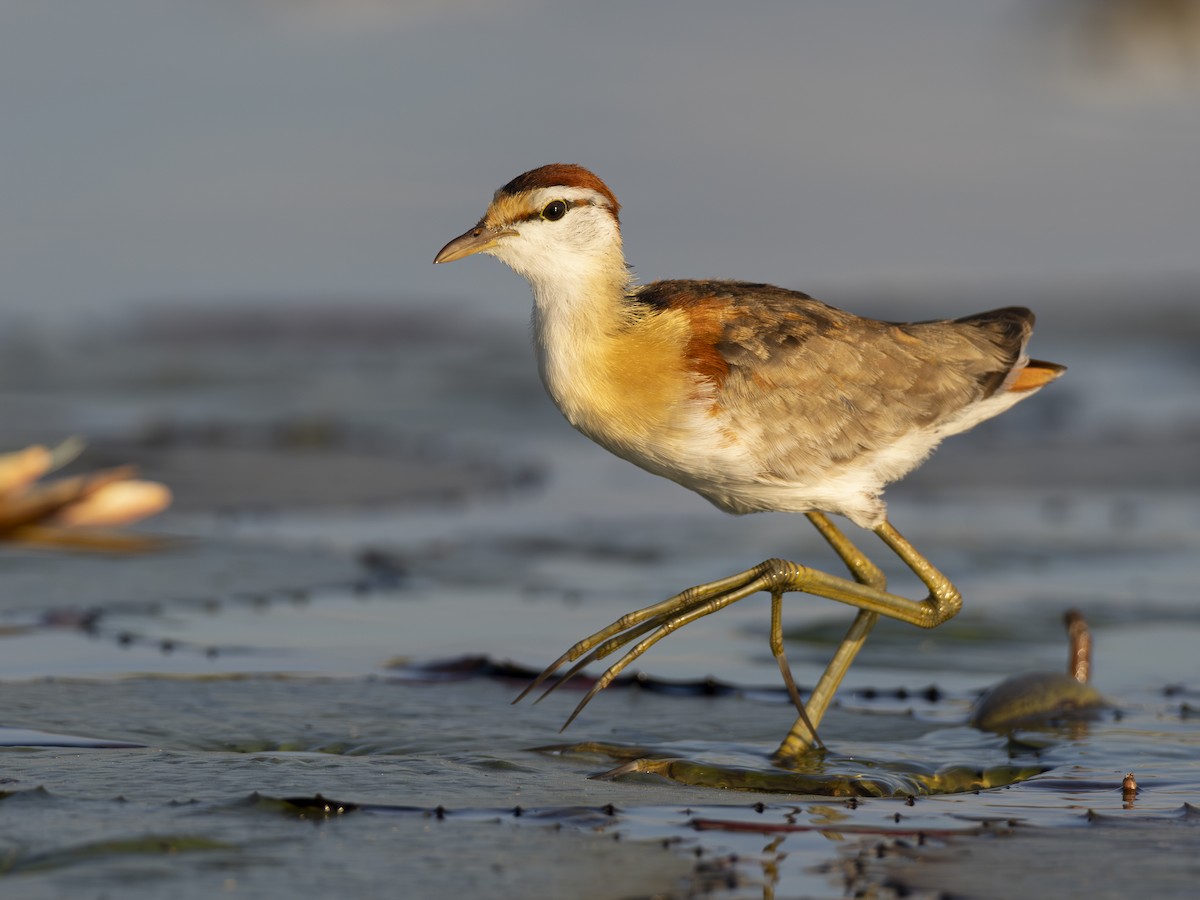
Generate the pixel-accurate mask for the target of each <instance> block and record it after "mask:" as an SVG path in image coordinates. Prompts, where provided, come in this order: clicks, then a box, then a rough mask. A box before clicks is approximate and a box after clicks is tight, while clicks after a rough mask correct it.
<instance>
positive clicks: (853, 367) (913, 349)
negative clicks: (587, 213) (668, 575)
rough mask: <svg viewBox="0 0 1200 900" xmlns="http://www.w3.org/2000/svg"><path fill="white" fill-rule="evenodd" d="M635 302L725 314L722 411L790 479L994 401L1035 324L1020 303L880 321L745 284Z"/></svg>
mask: <svg viewBox="0 0 1200 900" xmlns="http://www.w3.org/2000/svg"><path fill="white" fill-rule="evenodd" d="M666 298H671V299H670V303H669V304H668V303H667V301H666ZM638 299H639V300H640V301H642V302H647V303H651V304H653V305H655V306H658V307H659V308H665V307H666V306H668V305H669V306H670V307H672V308H680V307H682V308H685V309H689V310H694V311H695V315H694V318H695V319H699V320H701V321H707V322H710V323H711V322H713V320H714V317H715V313H714V311H717V310H719V311H720V315H719V319H720V328H719V338H718V340H717V342H716V345H715V347H716V351H717V352H718V353H719V355H720V358H721V360H722V361H723V363H724V366H725V369H726V371H725V372H724V373H723V374H718V375H717V377H715V378H714V381H715V382H716V383H717V384H718V394H717V403H718V405H719V406H720V407H721V411H722V412H723V413H724V414H725V415H728V417H729V419H730V424H731V428H732V429H733V430H734V431H735V432H736V433H737V434H739V435H740V436H741V437H742V438H743V439H744V440H747V441H751V442H753V446H754V450H755V452H756V454H757V455H758V457H759V459H760V460H762V461H763V462H764V463H765V464H766V465H767V469H768V471H767V472H766V473H764V474H768V475H770V476H773V477H778V478H782V479H788V480H792V479H798V478H799V479H804V478H807V477H810V476H811V475H814V474H817V473H821V472H829V471H830V470H831V469H836V468H837V467H838V465H839V464H842V463H846V462H850V461H852V460H855V459H856V458H859V457H861V456H862V454H863V453H864V452H870V451H875V450H880V449H883V448H886V447H887V446H888V445H889V444H891V443H894V442H895V441H897V440H899V439H901V438H903V437H904V436H905V435H907V434H909V433H911V432H912V431H913V430H915V429H924V428H929V427H935V426H936V425H937V424H938V423H939V422H941V421H944V420H946V419H949V418H951V417H953V416H954V415H956V414H957V413H959V412H960V411H961V410H963V409H964V408H965V407H967V406H970V405H971V404H973V403H975V402H978V401H979V400H982V399H984V398H986V397H988V396H990V395H991V394H993V393H994V392H996V391H997V390H999V389H1000V388H1001V386H1002V385H1003V384H1004V382H1005V379H1006V377H1007V376H1008V374H1009V373H1010V371H1011V370H1012V368H1013V366H1014V365H1015V364H1016V362H1017V361H1018V360H1019V359H1020V357H1021V353H1022V350H1023V347H1024V345H1025V342H1026V341H1027V340H1028V338H1029V334H1030V333H1031V331H1032V328H1033V314H1032V313H1031V312H1030V311H1029V310H1027V309H1021V308H1016V307H1011V308H1007V309H1000V310H995V311H993V312H987V313H980V314H979V315H974V316H968V317H966V318H963V319H956V320H953V321H949V320H947V321H935V322H913V323H893V322H881V321H877V320H875V319H866V318H862V317H859V316H855V315H853V314H851V313H847V312H844V311H842V310H839V309H835V308H834V307H831V306H827V305H826V304H824V303H821V302H819V301H817V300H814V299H812V298H811V297H809V296H808V295H806V294H802V293H799V292H796V291H787V290H783V289H782V288H777V287H773V286H771V285H763V284H744V283H738V282H681V281H676V282H658V283H655V284H652V285H647V286H646V287H645V288H643V289H642V290H641V292H640V293H639V294H638ZM714 368H715V367H713V366H712V365H711V362H710V363H709V365H708V369H710V370H711V369H714Z"/></svg>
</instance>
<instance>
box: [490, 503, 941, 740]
mask: <svg viewBox="0 0 1200 900" xmlns="http://www.w3.org/2000/svg"><path fill="white" fill-rule="evenodd" d="M810 519H811V520H812V521H813V523H814V525H816V526H817V528H818V530H819V531H820V532H821V534H822V535H824V536H825V537H826V540H828V541H829V543H830V545H831V546H832V547H833V548H834V550H835V551H836V552H837V553H838V555H839V556H840V557H841V558H842V559H843V561H844V562H845V563H846V565H847V567H848V568H849V569H850V571H851V573H853V574H854V576H855V577H856V578H857V579H859V580H858V581H848V580H847V579H845V578H839V577H837V576H835V575H829V574H827V573H825V572H821V571H818V570H816V569H810V568H808V567H807V566H801V565H798V564H797V563H793V562H788V561H787V560H782V559H769V560H766V561H765V562H762V563H760V564H759V565H757V566H755V567H754V568H752V569H747V570H746V571H745V572H741V573H739V574H737V575H732V576H730V577H728V578H722V579H719V580H718V581H713V582H710V583H708V584H703V585H698V586H696V587H692V588H688V589H687V590H685V591H681V592H680V593H678V594H676V595H675V596H673V597H670V598H668V599H667V600H664V601H662V602H660V603H656V604H654V605H653V606H648V607H646V608H644V609H641V610H636V611H634V612H632V613H629V614H627V615H625V616H622V617H621V618H620V619H618V620H616V621H615V622H613V623H612V624H611V625H609V626H608V627H607V628H603V629H601V630H600V631H598V632H596V633H595V634H592V635H589V636H588V637H586V638H584V639H583V640H581V641H579V642H578V643H577V644H575V645H574V646H573V647H571V648H570V649H569V650H568V651H567V652H566V653H564V654H563V655H562V656H561V657H559V658H558V659H557V660H556V661H555V662H553V663H551V665H550V666H548V667H547V669H546V670H545V671H544V672H542V674H541V675H539V676H538V678H537V679H535V680H534V682H533V683H532V684H530V686H529V687H528V688H526V690H525V691H524V692H523V693H522V694H521V696H520V697H518V698H517V699H518V700H519V699H521V697H524V696H526V695H527V694H528V693H529V692H530V691H531V690H533V689H534V688H535V687H537V686H538V685H540V684H542V683H544V682H545V680H546V679H547V678H549V677H550V676H551V675H553V674H554V673H555V672H556V671H557V670H558V669H559V668H561V667H562V666H563V665H564V664H565V663H567V662H574V661H576V660H579V659H580V657H582V656H585V655H589V654H591V655H590V656H589V659H588V661H591V660H592V659H599V658H602V657H603V656H606V655H608V654H609V653H611V652H613V651H614V650H616V649H618V648H619V647H623V646H625V645H626V644H628V643H629V642H630V641H632V640H633V639H634V638H638V637H641V640H640V641H638V643H637V644H636V645H634V647H633V649H631V650H629V651H628V652H627V653H626V654H625V655H624V656H623V657H622V658H621V659H620V660H618V661H617V662H616V663H614V664H613V665H612V666H611V667H610V668H609V669H608V670H607V671H605V672H604V674H603V675H601V676H600V678H599V679H597V681H596V683H595V684H594V685H593V686H592V688H591V689H590V690H589V691H588V693H587V695H586V696H585V697H584V698H583V700H582V701H581V702H580V703H579V705H578V706H577V707H576V708H575V711H574V712H573V713H572V714H571V716H570V718H568V719H567V722H566V724H564V725H563V727H564V728H566V727H567V725H569V724H570V723H571V722H572V721H574V719H575V717H576V716H577V715H578V714H579V713H580V711H582V709H583V707H585V706H586V705H587V704H588V703H589V702H590V701H591V699H592V698H593V697H594V696H595V695H596V694H598V693H599V692H600V691H602V690H604V688H605V687H607V686H608V685H609V684H611V683H612V681H613V680H614V679H615V678H616V677H617V675H619V674H620V672H621V671H622V670H624V669H625V668H626V667H627V666H628V665H629V664H630V663H631V662H632V661H633V660H635V659H636V658H637V657H639V656H641V655H642V654H643V653H645V652H646V650H648V649H649V648H650V647H651V646H653V645H654V644H655V643H657V642H658V641H660V640H662V639H663V638H664V637H666V636H667V635H668V634H670V633H671V632H673V631H675V630H677V629H678V628H681V627H683V626H684V625H687V624H689V623H691V622H694V621H695V620H697V619H699V618H703V617H704V616H707V615H711V614H712V613H714V612H717V611H718V610H720V609H723V608H725V607H726V606H728V605H730V604H731V603H735V602H737V601H738V600H741V599H742V598H743V597H747V596H749V595H750V594H753V593H757V592H758V591H767V592H769V593H771V594H772V596H773V597H774V596H775V595H776V594H780V595H781V594H783V593H784V592H788V591H798V592H802V593H807V594H812V595H814V596H818V597H825V598H828V599H830V600H837V601H838V602H841V603H846V604H849V605H851V606H855V607H857V608H858V609H859V610H860V614H859V616H858V617H857V618H856V619H855V622H854V624H853V625H851V628H850V630H849V632H847V635H846V637H845V639H843V641H842V644H841V646H840V647H839V648H838V651H837V652H836V653H835V655H834V658H833V660H832V661H831V662H830V664H829V666H828V667H827V668H826V671H825V674H823V675H822V676H821V680H820V682H819V683H818V685H817V688H816V689H815V690H814V692H813V696H812V697H810V699H809V703H808V710H807V711H808V714H809V715H808V720H809V721H816V722H819V720H820V716H821V715H823V713H824V711H825V709H826V708H827V707H828V704H829V701H830V699H831V698H832V696H833V693H834V691H835V690H836V688H837V685H838V684H839V683H840V681H841V679H842V677H843V676H844V675H845V672H846V670H847V669H848V668H849V666H850V663H851V662H852V661H853V659H854V656H855V654H857V652H858V650H859V648H860V647H861V646H862V642H863V641H864V640H865V638H866V636H867V633H868V632H869V631H870V629H871V626H872V625H874V622H875V619H876V618H877V617H878V616H879V615H886V616H889V617H891V618H894V619H898V620H900V621H903V622H908V623H909V624H912V625H918V626H921V627H924V628H932V627H934V626H936V625H939V624H941V623H942V622H944V621H945V620H946V619H949V618H950V617H951V616H953V615H955V614H956V613H957V612H958V610H959V609H960V608H961V606H962V600H961V597H960V595H959V593H958V591H957V590H956V589H955V588H954V586H953V585H952V584H951V583H950V581H949V580H948V579H947V578H946V577H945V576H944V575H942V574H941V572H939V571H938V570H937V569H936V568H934V566H933V564H932V563H930V562H929V561H928V560H926V559H925V558H924V557H923V556H921V555H920V554H919V553H918V552H917V551H916V549H915V548H913V546H912V545H911V544H909V543H908V541H906V540H905V539H904V538H903V537H902V536H901V535H900V534H899V532H897V531H896V530H895V529H894V528H893V527H892V526H891V525H890V524H889V523H886V522H885V523H884V524H883V525H881V526H879V527H878V528H876V529H874V530H875V533H876V534H877V535H879V537H880V539H881V540H883V542H884V543H885V544H887V545H888V547H890V548H891V549H892V551H893V552H894V553H896V555H897V556H899V557H900V559H901V560H902V561H903V562H904V563H905V565H907V566H908V567H909V568H910V569H911V570H912V571H913V572H914V573H915V574H916V575H917V577H918V578H920V579H921V581H922V582H923V583H924V584H925V585H926V587H927V588H928V589H929V594H928V596H927V597H925V598H924V599H922V600H912V599H909V598H907V597H902V596H899V595H897V594H891V593H889V592H887V591H886V590H885V589H884V586H885V584H886V582H885V580H884V578H883V575H882V573H881V572H880V571H879V569H878V568H877V567H875V566H874V564H873V563H871V562H870V560H868V559H867V558H866V556H864V555H863V554H862V553H861V552H860V551H859V550H858V549H857V548H856V547H855V546H854V545H853V544H852V543H851V542H850V541H849V540H848V539H847V538H846V537H845V536H844V535H842V534H841V532H840V531H838V530H837V529H836V528H835V527H834V526H833V524H832V523H831V522H829V520H828V519H827V518H825V517H824V516H822V515H820V514H813V515H810ZM622 632H628V633H627V634H623V633H622ZM647 633H648V635H647ZM643 635H647V636H645V637H643ZM773 640H774V638H773ZM781 642H782V638H780V643H781ZM585 664H586V663H585ZM783 665H786V663H784V664H783ZM579 668H580V666H575V667H573V668H572V669H571V670H570V671H569V672H568V673H567V675H566V676H564V679H562V680H565V678H566V677H570V676H571V675H572V674H574V672H575V671H577V670H578V669H579ZM782 670H783V669H782V665H781V671H782ZM785 680H786V676H785ZM514 702H515V701H514ZM813 712H816V713H818V715H817V716H816V717H815V719H814V717H813V715H812V713H813ZM802 723H803V724H804V726H805V731H804V733H801V732H800V727H801V724H802ZM815 731H816V729H815V728H814V727H812V726H811V725H809V724H807V723H806V722H805V718H804V716H801V718H799V719H797V722H796V724H795V725H794V726H793V728H792V732H791V733H789V735H788V737H787V738H786V739H785V740H784V742H783V744H781V745H780V748H779V750H778V751H777V756H778V757H784V758H785V757H788V756H794V755H797V754H799V753H802V752H803V751H804V750H805V749H806V748H808V747H810V746H811V745H812V740H813V736H814V735H815ZM818 740H819V739H818Z"/></svg>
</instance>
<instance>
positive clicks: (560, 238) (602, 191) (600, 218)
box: [433, 163, 624, 285]
mask: <svg viewBox="0 0 1200 900" xmlns="http://www.w3.org/2000/svg"><path fill="white" fill-rule="evenodd" d="M619 210H620V204H619V203H618V202H617V198H616V197H615V196H614V195H613V192H612V191H610V190H609V189H608V186H607V185H606V184H605V183H604V182H603V181H601V180H600V179H599V178H597V177H596V176H595V175H593V174H592V173H591V172H589V171H588V170H587V169H585V168H583V167H582V166H576V165H568V164H564V163H552V164H551V165H547V166H542V167H540V168H537V169H533V170H531V171H529V172H526V173H524V174H523V175H518V176H517V177H516V178H514V179H513V180H512V181H510V182H509V183H508V184H506V185H504V187H502V188H500V190H498V191H496V193H495V195H494V196H493V197H492V202H491V204H490V205H489V206H488V208H487V211H486V212H485V213H484V214H483V218H481V219H480V220H479V222H478V223H477V224H476V225H475V227H474V228H472V229H471V230H470V231H467V232H466V233H464V234H461V235H459V236H458V237H456V238H455V239H454V240H452V241H451V242H450V243H448V244H447V245H446V246H445V247H443V248H442V249H441V251H439V253H438V255H437V256H436V257H435V258H434V260H433V261H434V262H435V263H445V262H454V261H455V260H458V259H462V258H464V257H467V256H471V255H472V254H475V253H486V254H488V255H489V256H494V257H495V258H496V259H498V260H500V261H501V262H503V263H504V264H505V265H507V266H509V267H510V268H512V269H513V270H514V271H516V272H517V273H519V274H521V275H523V276H525V277H526V278H527V279H529V281H530V282H532V283H534V284H535V285H537V284H538V283H540V282H546V281H550V280H556V279H561V278H563V277H564V276H565V277H571V276H572V275H583V276H586V275H588V274H590V273H594V272H595V271H596V270H597V269H602V268H606V267H611V266H612V265H614V263H618V264H619V265H620V266H621V268H622V269H623V268H624V256H623V255H622V253H621V226H620V222H619V220H618V218H617V216H618V212H619Z"/></svg>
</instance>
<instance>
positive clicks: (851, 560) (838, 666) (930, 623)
mask: <svg viewBox="0 0 1200 900" xmlns="http://www.w3.org/2000/svg"><path fill="white" fill-rule="evenodd" d="M808 517H809V519H810V520H811V521H812V523H813V524H814V525H815V526H816V527H817V530H818V531H820V532H821V535H822V536H823V537H825V539H826V540H827V541H829V544H830V546H832V547H833V549H834V550H835V551H836V552H837V554H838V555H839V556H840V557H841V558H842V560H843V562H845V563H846V566H847V568H849V569H850V571H851V572H852V573H853V575H854V577H855V578H856V579H857V580H858V581H859V582H860V583H862V584H864V585H865V586H867V587H869V588H870V589H871V590H872V591H873V592H878V593H886V587H887V578H886V576H885V575H884V574H883V572H882V571H881V570H880V569H879V568H878V567H877V566H876V565H875V564H874V563H872V562H871V561H870V560H869V559H868V558H867V557H866V555H865V554H863V553H862V551H860V550H859V549H858V548H857V547H856V546H855V545H854V544H853V543H852V542H851V541H850V540H849V538H847V537H846V536H845V535H844V534H842V532H841V531H840V530H839V529H838V528H837V527H836V526H835V525H834V524H833V523H832V522H830V521H829V519H828V518H827V517H826V516H825V515H824V514H822V513H809V514H808ZM875 533H876V534H878V535H879V537H880V539H882V540H883V542H884V543H885V544H887V546H888V547H889V548H891V549H892V551H893V552H895V553H896V555H897V556H899V557H900V559H901V560H902V561H903V562H904V563H905V565H907V566H908V567H909V568H910V569H911V570H912V571H913V572H914V573H915V574H916V575H917V577H918V578H920V579H921V581H922V583H924V584H925V586H926V587H927V588H929V596H928V597H926V598H925V600H920V601H914V600H908V599H907V598H904V597H896V599H897V600H900V601H904V605H905V606H907V607H908V608H909V610H911V611H912V612H913V613H915V615H916V617H915V618H910V617H908V616H904V615H896V614H894V613H892V612H887V611H886V610H883V609H879V610H869V609H865V608H860V609H859V612H858V615H857V616H855V618H854V621H853V622H852V623H851V625H850V628H849V629H848V630H847V632H846V636H845V637H844V638H842V642H841V644H840V645H838V649H837V651H836V652H835V653H834V656H833V659H831V660H830V661H829V665H827V666H826V667H825V671H824V673H823V674H822V675H821V678H820V680H819V681H818V682H817V686H816V687H815V688H814V689H813V692H812V694H811V695H809V700H808V717H807V721H804V722H802V721H801V720H799V719H797V720H796V722H795V723H793V725H792V729H791V731H790V732H789V733H788V735H787V737H786V738H784V740H783V742H782V743H781V744H780V745H779V748H778V749H777V750H776V751H775V759H777V760H781V761H786V760H789V759H794V758H796V757H797V756H799V755H801V754H803V753H804V752H805V751H807V750H808V749H810V744H809V742H808V739H807V737H806V733H807V732H808V730H809V729H810V727H811V726H810V725H809V723H810V722H811V723H816V724H820V722H821V719H822V718H823V717H824V715H825V711H826V710H827V709H828V707H829V703H830V702H831V701H832V700H833V695H834V693H835V692H836V691H837V689H838V686H839V685H840V684H841V682H842V679H843V678H844V677H845V675H846V672H847V671H848V670H849V668H850V664H851V663H852V662H854V658H855V657H856V656H857V655H858V652H859V650H861V649H862V646H863V644H864V643H865V642H866V639H867V635H868V634H870V632H871V629H872V628H873V627H874V625H875V623H876V621H878V619H879V615H880V613H884V614H886V615H891V616H892V617H893V618H899V619H901V620H902V621H908V622H910V623H911V624H914V625H920V626H922V627H926V628H933V627H935V626H936V625H940V624H941V623H942V622H944V621H946V620H947V619H949V618H951V617H952V616H954V615H955V614H956V613H957V612H958V610H959V609H960V608H961V606H962V598H961V596H960V595H959V593H958V590H957V589H956V588H955V587H954V585H953V584H951V583H950V581H949V579H947V578H946V577H945V576H944V575H942V573H941V572H939V571H938V570H937V569H936V568H934V566H933V564H932V563H930V562H929V561H928V560H927V559H925V557H923V556H921V555H920V554H919V553H918V552H917V551H916V549H914V548H913V546H912V545H911V544H910V543H909V542H908V541H907V540H905V539H904V538H903V537H902V536H901V535H900V533H899V532H897V531H896V529H895V528H894V527H892V525H891V523H888V522H885V523H884V524H883V525H881V526H879V527H878V528H876V529H875ZM889 596H893V597H895V596H896V595H889ZM834 599H840V598H834ZM802 725H803V729H802V728H801V726H802Z"/></svg>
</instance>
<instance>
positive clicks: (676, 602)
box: [513, 569, 757, 703]
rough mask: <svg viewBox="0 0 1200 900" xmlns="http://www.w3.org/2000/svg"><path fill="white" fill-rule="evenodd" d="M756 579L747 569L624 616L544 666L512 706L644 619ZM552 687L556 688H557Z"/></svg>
mask: <svg viewBox="0 0 1200 900" xmlns="http://www.w3.org/2000/svg"><path fill="white" fill-rule="evenodd" d="M755 577H757V571H756V569H748V570H746V571H745V572H739V573H738V574H737V575H730V576H729V577H728V578H720V579H718V580H717V581H710V582H709V583H708V584H701V585H697V586H695V587H690V588H688V589H687V590H683V591H680V592H679V593H678V594H675V595H674V596H673V597H668V598H667V599H666V600H663V601H661V602H659V603H655V604H654V605H652V606H647V607H644V608H643V609H637V610H634V611H633V612H631V613H626V614H625V615H623V616H621V618H619V619H617V620H616V621H615V622H613V623H612V624H611V625H609V626H608V627H606V628H601V629H600V630H599V631H597V632H595V633H594V634H589V635H588V636H587V637H585V638H584V639H583V640H581V641H579V642H578V643H577V644H575V645H574V646H572V647H571V648H570V649H569V650H567V652H566V653H564V654H563V655H562V656H560V657H559V658H558V659H556V660H555V661H554V662H552V663H550V665H548V666H546V668H545V669H543V670H542V673H541V674H540V675H538V677H537V678H535V679H534V680H533V681H532V682H530V683H529V686H528V687H526V688H525V690H523V691H521V693H520V694H518V695H517V697H516V699H515V700H513V703H520V702H521V701H522V700H523V699H525V697H527V696H528V695H529V694H530V693H532V692H533V691H534V690H536V689H537V688H538V687H539V686H540V685H541V684H542V683H543V682H545V681H546V679H547V678H549V677H550V676H551V675H553V674H554V673H555V672H556V671H558V670H559V669H560V668H562V666H563V665H564V664H566V663H569V662H574V661H575V660H577V659H579V658H580V657H581V656H583V655H584V654H585V653H587V652H588V651H590V650H591V649H592V648H593V647H595V646H596V645H597V644H599V643H600V642H601V641H604V640H607V639H608V638H611V637H612V636H613V635H617V634H620V633H621V632H623V631H626V630H627V629H629V628H632V627H633V626H635V625H639V624H641V623H642V622H645V621H646V620H647V619H653V618H656V617H659V616H662V615H666V614H670V613H673V612H675V611H677V610H680V609H685V608H687V607H689V606H691V605H693V604H695V603H698V602H702V601H704V600H707V599H708V598H709V597H714V596H717V595H718V594H721V593H723V592H725V591H727V590H732V589H734V588H738V587H741V586H742V585H744V584H745V583H746V582H747V581H749V580H751V579H753V578H755ZM641 633H643V632H638V634H641ZM617 646H621V644H618V645H617ZM613 649H615V648H613ZM608 652H610V653H611V652H612V651H611V650H609V651H608ZM601 655H606V654H601ZM574 671H575V670H572V673H573V672H574ZM565 680H566V678H563V679H560V682H559V683H561V682H562V681H565ZM555 686H556V687H557V685H555Z"/></svg>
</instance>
